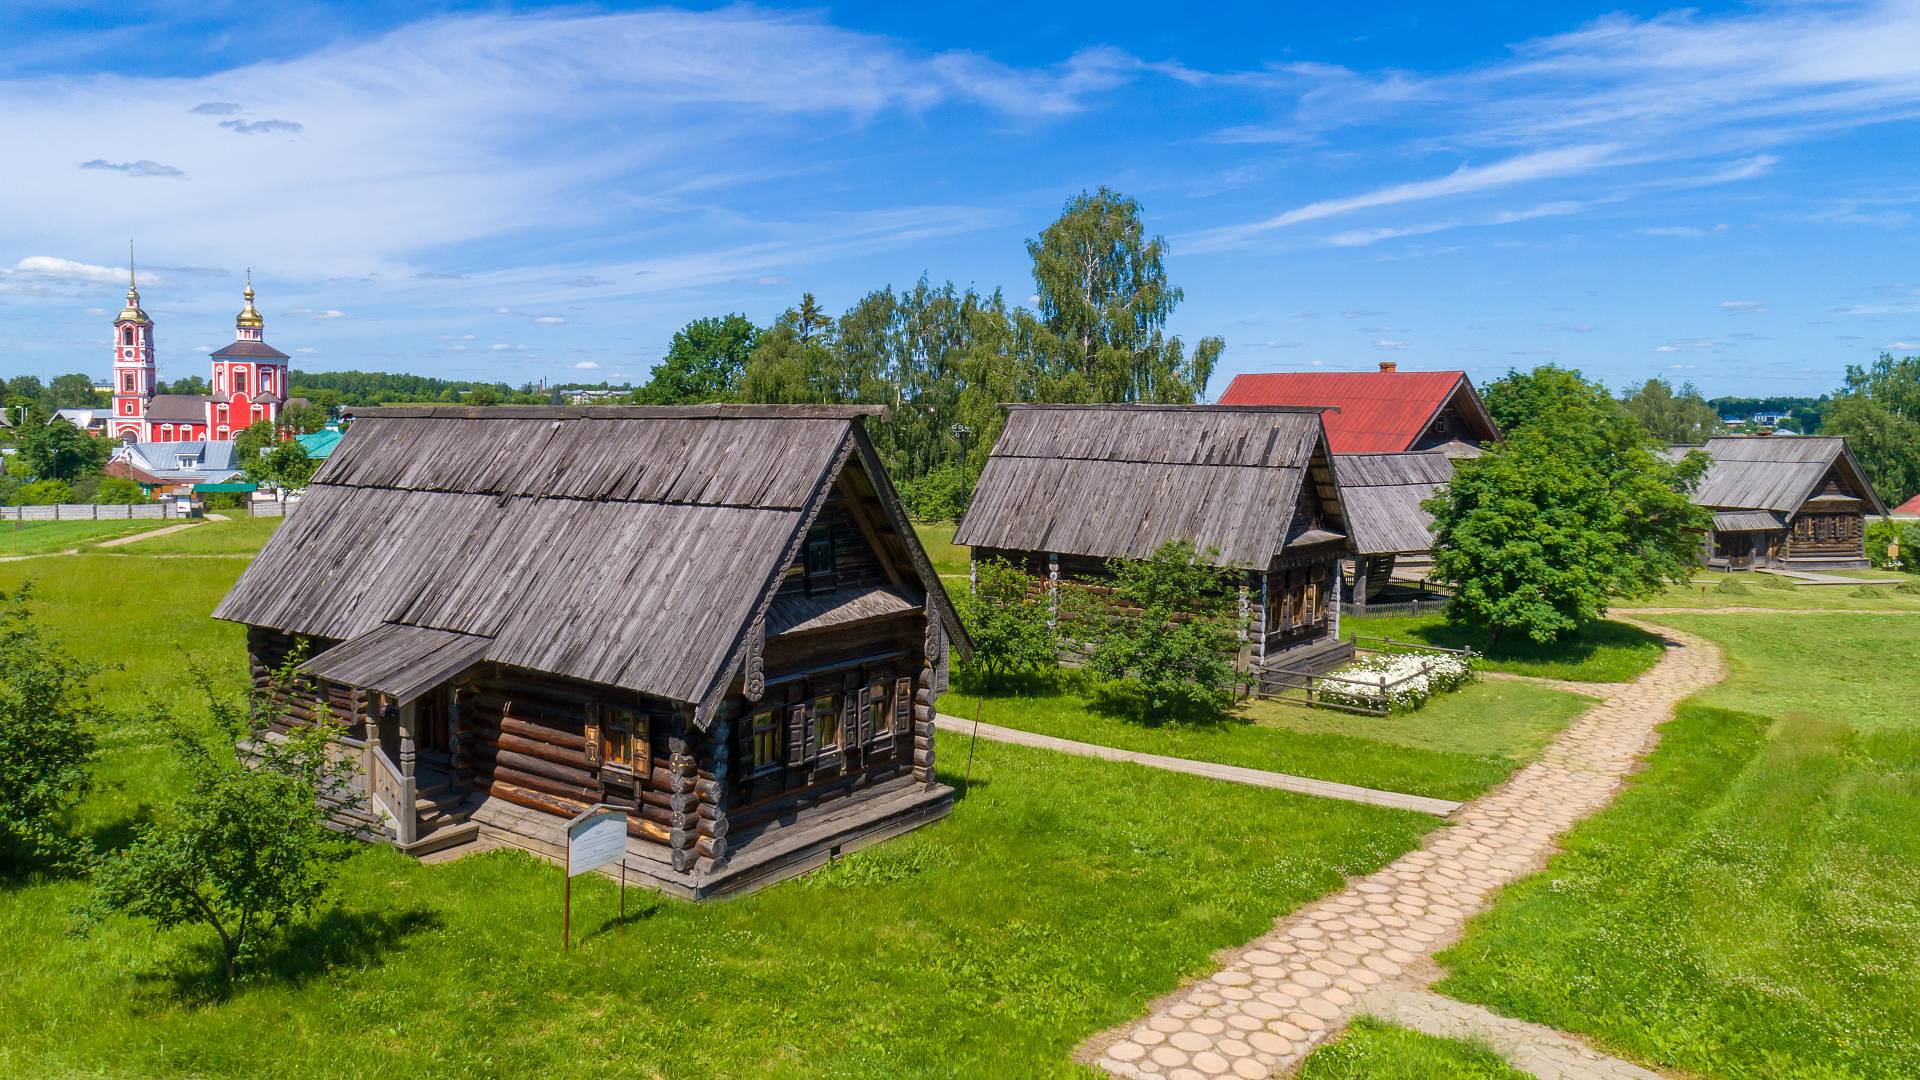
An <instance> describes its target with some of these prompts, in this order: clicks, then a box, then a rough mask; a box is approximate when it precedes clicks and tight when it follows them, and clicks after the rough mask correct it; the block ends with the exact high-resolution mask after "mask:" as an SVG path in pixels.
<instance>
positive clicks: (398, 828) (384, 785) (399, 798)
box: [367, 743, 420, 846]
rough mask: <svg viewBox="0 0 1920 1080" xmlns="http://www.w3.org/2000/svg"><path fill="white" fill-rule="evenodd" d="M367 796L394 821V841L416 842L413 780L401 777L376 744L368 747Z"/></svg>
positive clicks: (397, 768) (418, 829) (417, 827)
mask: <svg viewBox="0 0 1920 1080" xmlns="http://www.w3.org/2000/svg"><path fill="white" fill-rule="evenodd" d="M367 793H368V794H369V795H371V796H372V797H373V803H374V805H375V806H376V807H378V808H379V809H380V810H381V811H382V812H384V813H385V814H386V816H387V817H388V818H389V819H390V820H391V821H392V822H393V838H394V840H395V842H396V843H399V844H401V845H403V846H404V845H406V844H411V843H413V842H414V841H415V840H418V839H419V838H420V837H419V831H420V822H419V819H418V818H417V817H416V816H415V813H414V807H413V801H414V780H413V777H411V776H404V775H402V774H401V772H400V767H399V766H398V765H395V764H394V763H393V761H392V759H391V758H389V757H387V755H386V752H385V751H383V750H381V749H380V745H379V744H378V743H373V744H372V745H369V746H368V747H367Z"/></svg>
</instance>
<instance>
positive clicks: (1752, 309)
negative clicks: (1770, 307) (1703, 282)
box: [1720, 300, 1767, 315]
mask: <svg viewBox="0 0 1920 1080" xmlns="http://www.w3.org/2000/svg"><path fill="white" fill-rule="evenodd" d="M1720 310H1721V311H1727V312H1732V313H1733V314H1735V315H1764V314H1766V312H1767V302H1766V301H1765V300H1722V301H1720Z"/></svg>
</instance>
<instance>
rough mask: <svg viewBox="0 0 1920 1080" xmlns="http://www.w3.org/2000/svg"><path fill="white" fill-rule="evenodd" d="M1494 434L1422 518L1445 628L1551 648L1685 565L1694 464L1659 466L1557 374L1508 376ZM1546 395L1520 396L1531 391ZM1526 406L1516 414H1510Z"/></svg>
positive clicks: (1695, 514) (1701, 519) (1654, 453)
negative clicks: (1426, 521)
mask: <svg viewBox="0 0 1920 1080" xmlns="http://www.w3.org/2000/svg"><path fill="white" fill-rule="evenodd" d="M1503 381H1509V387H1510V390H1511V391H1513V393H1512V394H1511V396H1510V397H1509V399H1508V405H1509V407H1510V408H1511V409H1512V411H1510V412H1509V414H1508V415H1509V417H1510V418H1511V419H1513V420H1514V421H1515V422H1514V423H1513V426H1511V427H1508V426H1507V424H1506V422H1504V421H1503V422H1502V427H1503V428H1505V429H1506V432H1507V438H1506V439H1505V440H1504V441H1503V442H1500V443H1495V444H1492V445H1490V446H1488V447H1486V448H1485V449H1486V453H1485V454H1484V455H1483V456H1482V457H1480V458H1477V459H1470V460H1465V461H1461V462H1458V463H1456V467H1455V471H1454V476H1453V480H1452V482H1451V483H1449V484H1448V485H1447V487H1446V489H1445V490H1444V491H1443V492H1442V493H1441V494H1440V495H1438V496H1436V497H1434V498H1432V499H1429V500H1428V501H1427V502H1426V503H1425V504H1424V507H1425V509H1426V510H1427V511H1428V512H1429V513H1431V514H1432V515H1433V516H1434V540H1433V550H1434V556H1433V572H1434V576H1435V577H1436V578H1438V579H1440V580H1442V581H1446V582H1449V583H1450V584H1452V585H1453V586H1454V598H1453V602H1452V603H1451V604H1449V605H1448V607H1447V617H1448V618H1449V619H1455V620H1461V621H1471V622H1474V623H1478V624H1482V625H1485V626H1487V627H1489V628H1490V630H1491V632H1492V634H1493V636H1494V638H1495V640H1498V639H1499V637H1500V636H1501V635H1502V634H1504V633H1507V632H1516V633H1523V634H1525V635H1526V636H1528V637H1530V638H1532V639H1533V640H1535V641H1542V642H1545V641H1553V640H1556V639H1558V638H1560V637H1563V636H1565V635H1567V634H1570V633H1574V632H1576V631H1578V630H1579V629H1580V628H1581V627H1583V626H1585V625H1586V624H1587V623H1590V622H1592V621H1594V620H1596V619H1599V618H1600V617H1601V616H1603V615H1604V614H1605V613H1606V610H1607V606H1608V604H1609V602H1610V601H1611V600H1613V599H1615V598H1633V597H1642V596H1648V595H1651V594H1653V593H1655V592H1658V591H1659V590H1660V588H1662V587H1663V586H1664V585H1666V584H1667V583H1669V582H1681V581H1686V580H1688V579H1689V578H1690V577H1691V576H1692V574H1693V571H1694V569H1695V565H1696V559H1697V550H1698V545H1699V542H1700V535H1701V533H1702V532H1703V531H1704V530H1705V528H1706V525H1707V521H1708V518H1709V515H1708V512H1707V511H1706V510H1705V509H1704V508H1702V507H1698V506H1695V505H1693V502H1692V500H1691V498H1690V497H1689V494H1690V492H1691V491H1692V489H1693V487H1694V486H1695V485H1697V484H1698V483H1699V479H1700V476H1701V475H1702V474H1703V473H1704V471H1705V469H1706V464H1707V462H1706V456H1705V455H1704V454H1700V453H1693V454H1689V455H1688V456H1687V458H1686V459H1685V460H1684V461H1681V462H1677V463H1676V462H1670V461H1668V460H1666V459H1665V458H1664V457H1662V456H1661V455H1660V454H1659V453H1658V450H1659V446H1658V443H1657V442H1656V440H1654V439H1653V437H1652V436H1651V435H1649V434H1648V433H1647V431H1646V429H1645V428H1643V427H1641V426H1640V424H1639V422H1638V421H1636V420H1634V419H1633V418H1632V417H1630V416H1628V415H1626V413H1625V412H1624V411H1623V410H1622V409H1621V408H1620V406H1619V403H1617V402H1616V401H1614V399H1613V398H1612V396H1611V395H1609V394H1608V393H1607V392H1606V390H1605V389H1604V388H1602V387H1600V386H1598V385H1597V384H1593V383H1587V382H1585V380H1582V379H1579V377H1578V376H1577V375H1575V374H1573V373H1570V372H1566V371H1563V370H1561V369H1559V368H1542V369H1539V370H1537V371H1535V372H1533V373H1530V374H1529V375H1528V376H1520V377H1518V378H1515V377H1514V376H1510V377H1509V380H1503ZM1536 390H1538V391H1547V390H1551V391H1552V392H1551V393H1538V394H1536V393H1533V392H1532V391H1536ZM1523 402H1526V403H1530V405H1529V407H1528V408H1526V409H1524V410H1522V409H1520V408H1519V407H1518V406H1519V405H1520V404H1521V403H1523Z"/></svg>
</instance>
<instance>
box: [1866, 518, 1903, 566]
mask: <svg viewBox="0 0 1920 1080" xmlns="http://www.w3.org/2000/svg"><path fill="white" fill-rule="evenodd" d="M1903 531H1904V530H1903V528H1902V526H1901V524H1900V523H1899V522H1896V521H1894V520H1893V519H1891V518H1873V519H1871V520H1869V521H1868V522H1867V539H1866V544H1867V562H1869V563H1871V564H1872V565H1873V568H1874V569H1876V570H1899V569H1901V566H1902V564H1903V563H1906V562H1910V561H1911V560H1910V559H1908V558H1907V556H1908V554H1909V553H1913V552H1914V549H1913V548H1912V547H1909V546H1908V545H1906V544H1904V543H1902V542H1901V541H1902V540H1903V539H1904V538H1903V537H1902V536H1901V533H1902V532H1903Z"/></svg>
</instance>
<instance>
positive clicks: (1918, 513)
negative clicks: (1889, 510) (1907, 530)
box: [1893, 495, 1920, 517]
mask: <svg viewBox="0 0 1920 1080" xmlns="http://www.w3.org/2000/svg"><path fill="white" fill-rule="evenodd" d="M1893 512H1894V513H1896V514H1899V515H1900V516H1902V517H1905V516H1907V515H1909V514H1911V515H1913V516H1914V517H1920V495H1915V496H1914V497H1913V498H1911V499H1908V500H1907V501H1906V502H1903V503H1901V504H1900V505H1899V506H1896V507H1894V508H1893Z"/></svg>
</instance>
